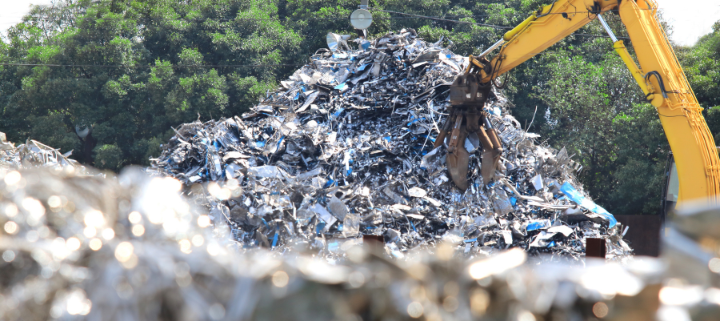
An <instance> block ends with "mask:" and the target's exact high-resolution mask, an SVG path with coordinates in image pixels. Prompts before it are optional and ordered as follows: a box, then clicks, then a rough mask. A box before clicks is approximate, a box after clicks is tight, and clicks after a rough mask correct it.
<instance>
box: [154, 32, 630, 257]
mask: <svg viewBox="0 0 720 321" xmlns="http://www.w3.org/2000/svg"><path fill="white" fill-rule="evenodd" d="M364 47H365V48H364V49H362V46H361V49H359V50H349V51H344V52H343V51H329V50H325V51H319V52H317V53H316V54H315V55H313V56H312V57H311V63H310V64H308V65H306V66H304V67H303V68H301V69H299V70H297V71H296V72H295V73H294V74H293V75H292V76H291V77H290V78H289V79H288V80H286V81H283V82H282V89H280V90H279V91H277V92H275V93H272V94H271V95H269V96H268V97H267V99H265V100H264V101H263V102H262V103H260V104H259V105H257V106H255V107H254V108H252V110H251V111H250V112H248V113H246V114H243V115H242V117H238V116H236V117H233V118H227V119H223V120H219V121H209V122H205V123H202V122H199V121H198V122H194V123H189V124H184V125H182V126H180V127H179V128H178V129H176V135H175V136H174V137H173V138H171V140H170V142H169V143H168V144H165V145H164V146H163V148H164V151H163V153H162V155H161V156H160V157H159V158H158V159H154V160H153V163H152V169H151V170H152V171H156V172H159V173H161V174H164V175H170V176H173V177H175V178H177V179H179V180H181V181H182V182H183V183H185V184H186V185H187V186H193V185H195V187H193V188H189V190H188V193H189V195H191V196H192V197H193V198H194V199H195V201H196V202H198V203H199V204H202V205H204V206H207V208H209V209H210V211H211V217H212V219H213V222H214V224H215V225H217V226H222V228H223V229H225V228H227V229H229V230H230V232H231V235H232V236H233V238H234V239H235V240H236V241H237V242H238V244H239V245H241V246H242V247H245V248H248V247H256V246H264V247H269V248H270V247H271V248H279V249H281V250H282V251H285V249H288V248H292V247H294V246H296V245H303V244H304V245H307V246H310V247H314V248H317V249H320V250H321V251H325V254H328V255H330V254H332V250H333V249H334V248H336V247H337V246H338V244H339V243H338V241H337V239H339V238H349V239H351V240H352V239H354V238H356V237H357V236H359V235H382V236H383V237H384V240H385V242H386V245H387V250H388V251H389V252H390V253H392V255H394V256H396V257H402V256H404V253H405V252H407V251H408V250H410V249H414V248H425V247H431V246H434V245H435V244H436V243H437V242H438V241H440V240H444V241H447V242H450V243H452V244H455V245H456V246H457V247H458V248H460V249H462V251H463V252H464V253H466V255H467V256H469V257H473V256H476V255H480V256H484V255H488V254H490V253H493V252H495V251H496V250H498V249H506V248H513V247H519V248H523V249H525V250H526V251H528V252H530V253H553V254H557V256H558V257H570V258H575V259H577V258H579V257H581V256H582V255H583V254H584V251H585V238H587V237H594V238H606V239H607V240H608V242H607V243H608V244H609V245H608V247H609V251H608V252H609V254H610V255H611V256H617V257H625V256H626V255H628V254H629V253H631V249H630V248H629V247H628V246H627V244H625V242H624V241H623V240H622V234H623V233H624V232H625V231H622V230H621V229H620V226H619V225H617V224H616V221H615V219H614V218H613V217H612V215H611V214H609V213H607V211H605V210H604V209H602V208H601V207H599V206H597V205H595V204H594V203H593V202H592V201H590V200H589V198H587V197H586V196H584V195H583V192H582V187H581V186H580V185H579V184H578V183H577V181H576V180H575V179H574V175H573V172H574V171H575V170H576V169H577V168H576V165H574V163H573V162H572V160H571V159H570V157H571V156H570V155H568V153H567V152H566V151H565V149H562V150H560V151H557V150H554V149H552V148H550V147H547V146H540V145H536V144H535V143H534V140H535V139H536V138H537V137H538V136H537V135H535V134H532V133H528V132H526V131H525V130H523V129H522V128H521V127H520V124H519V123H518V121H517V120H515V119H514V118H513V117H512V116H511V115H510V114H509V111H508V108H509V107H510V103H509V102H508V100H507V99H506V98H505V97H503V96H502V94H501V93H500V92H498V91H495V90H494V91H493V92H492V97H491V98H490V100H489V101H488V103H487V104H486V105H485V111H486V112H487V114H488V118H489V121H490V122H491V123H492V126H493V127H494V128H495V130H496V131H497V133H498V136H499V138H500V140H501V142H502V145H503V149H504V150H505V153H504V155H503V158H502V159H501V160H500V163H499V170H498V171H496V172H495V173H494V179H492V180H491V181H489V182H483V179H482V176H481V175H480V155H481V151H482V148H481V146H480V143H479V141H478V140H477V139H474V138H473V137H469V138H468V139H466V140H465V142H464V144H465V147H466V148H467V150H468V151H469V152H470V153H471V157H470V164H469V172H468V179H469V182H470V186H469V188H468V189H467V190H466V191H461V190H459V189H457V187H455V186H454V185H453V183H452V181H451V180H449V179H448V175H447V170H446V166H445V154H446V149H445V147H444V146H442V145H441V146H439V147H438V148H435V149H433V142H434V138H435V137H437V133H438V130H439V128H438V126H440V124H442V123H443V121H444V119H445V118H446V117H447V115H448V108H449V106H450V102H449V99H448V91H449V86H450V84H451V83H452V81H453V79H454V78H455V77H456V75H458V74H459V73H461V71H462V70H464V68H465V67H466V66H467V63H468V60H467V58H465V57H461V56H458V55H455V54H454V53H453V52H451V51H450V50H448V49H447V48H443V47H442V46H441V42H438V43H427V42H425V41H423V40H421V39H419V38H418V37H417V35H416V33H415V31H413V30H402V31H400V32H399V33H390V34H388V35H386V36H384V37H381V38H379V39H376V40H374V41H372V43H371V44H370V46H364ZM475 138H476V137H475ZM578 189H579V191H578ZM333 240H335V241H333Z"/></svg>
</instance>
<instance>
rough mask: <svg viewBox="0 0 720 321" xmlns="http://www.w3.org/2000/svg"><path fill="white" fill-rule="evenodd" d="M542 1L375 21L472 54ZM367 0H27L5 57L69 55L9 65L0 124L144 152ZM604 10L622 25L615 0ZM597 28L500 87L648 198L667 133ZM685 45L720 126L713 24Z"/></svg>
mask: <svg viewBox="0 0 720 321" xmlns="http://www.w3.org/2000/svg"><path fill="white" fill-rule="evenodd" d="M546 2H549V1H546V0H504V1H500V0H370V6H371V7H372V8H374V10H375V11H374V12H373V17H374V22H373V25H372V26H371V27H370V29H369V30H368V32H369V34H370V36H378V35H382V34H385V33H387V32H390V31H397V30H400V29H402V28H414V29H415V30H417V32H418V34H419V35H420V36H421V37H423V38H425V39H426V40H428V41H433V42H435V41H439V40H441V39H442V40H443V45H444V46H447V47H449V48H450V49H451V50H453V51H455V52H457V53H459V54H462V55H468V54H478V53H479V52H481V51H482V50H483V49H485V48H487V46H489V45H490V44H492V43H494V42H495V41H496V40H497V39H499V38H500V37H501V36H502V34H503V33H504V32H505V31H507V28H508V27H511V26H514V25H516V24H518V23H519V22H521V21H522V20H524V19H525V18H526V17H527V16H528V15H529V14H530V12H532V11H533V10H536V9H538V8H539V7H540V6H541V5H543V4H547V3H546ZM358 4H359V1H357V0H333V1H327V0H184V1H177V0H99V1H97V0H94V1H91V0H56V3H55V5H54V6H50V7H34V8H33V9H32V11H31V12H30V14H29V15H27V16H26V17H25V18H24V20H23V22H22V23H20V24H18V25H16V26H14V27H12V28H11V29H10V31H9V32H8V34H7V37H6V38H5V39H4V42H0V62H1V63H21V64H56V65H73V66H72V67H51V66H32V65H29V66H28V65H25V66H0V130H2V131H4V132H6V133H7V134H8V136H9V138H10V139H11V140H14V141H24V140H25V139H26V138H33V139H38V140H40V141H43V142H45V143H47V144H49V145H51V146H55V147H59V148H61V149H62V150H64V151H68V150H71V149H72V150H74V156H73V157H75V158H76V159H78V160H80V161H81V162H84V163H86V164H90V165H94V166H96V167H100V168H106V169H112V170H118V169H119V168H121V167H122V166H125V165H128V164H147V162H148V159H149V158H150V157H153V156H156V155H158V153H159V151H160V145H161V143H162V142H165V141H167V139H168V138H169V136H170V135H172V134H173V133H174V132H173V130H172V127H175V126H178V125H179V124H181V123H184V122H190V121H194V120H196V119H201V120H208V119H212V118H218V117H224V116H231V115H237V114H241V113H243V112H244V111H246V110H247V109H248V108H249V107H250V106H252V105H253V104H256V103H257V102H258V100H259V99H261V98H262V97H264V96H265V95H266V94H267V93H268V92H269V91H272V90H273V89H274V88H276V86H277V84H278V83H279V81H280V80H283V79H285V78H286V77H287V76H289V75H290V74H291V73H292V72H293V71H294V70H295V69H297V68H298V67H299V66H300V65H302V64H304V63H306V62H307V59H308V58H307V57H308V56H309V55H311V54H312V53H313V52H315V51H316V50H317V49H320V48H324V47H325V35H326V34H327V32H336V33H341V34H355V33H356V32H357V31H355V30H353V29H352V27H351V26H350V25H349V23H348V17H349V15H350V13H351V12H352V11H353V10H355V9H356V8H357V5H358ZM400 13H407V14H412V15H403V14H400ZM423 16H424V17H423ZM427 17H439V18H443V19H446V20H440V19H431V18H427ZM605 18H606V20H607V21H608V22H609V24H610V26H611V28H613V29H614V30H615V32H616V33H617V34H618V36H621V37H626V36H627V33H626V32H625V31H624V27H623V26H622V23H621V22H620V19H619V17H617V15H614V14H607V15H605ZM448 20H451V21H448ZM493 26H501V27H493ZM583 34H584V35H583ZM603 34H604V30H603V29H602V27H601V26H600V25H599V23H597V22H591V23H590V24H588V25H587V26H585V27H583V28H581V29H580V31H579V32H578V33H576V34H575V35H571V36H569V37H567V38H565V39H563V40H561V41H560V42H558V43H557V44H555V45H554V46H552V47H550V48H549V49H548V50H546V51H545V52H543V53H542V54H539V55H537V56H536V57H534V58H532V59H530V60H529V61H527V62H525V63H523V64H521V65H520V66H518V67H517V68H515V69H514V70H513V71H512V72H509V73H507V74H506V75H505V76H503V77H506V80H507V82H506V89H505V92H506V94H507V95H509V97H510V98H511V100H512V101H513V102H514V104H515V105H516V107H515V108H514V109H513V111H512V112H513V114H514V115H515V117H516V118H518V120H519V121H520V122H521V124H523V125H524V126H525V127H528V128H529V130H531V131H535V132H538V133H540V134H541V135H542V136H543V137H544V138H545V139H546V140H547V143H548V144H550V145H551V146H553V147H556V148H562V147H566V148H567V149H568V151H570V152H571V154H574V155H575V156H574V157H575V159H576V160H577V161H579V162H580V163H581V164H582V165H583V168H584V169H583V170H582V172H581V176H580V177H581V180H582V182H583V183H584V185H585V187H586V188H587V189H588V190H589V191H590V193H591V195H593V196H594V197H595V198H596V200H597V201H598V202H599V203H600V204H602V205H603V206H605V207H606V208H608V209H609V210H610V211H612V212H616V213H625V214H638V213H646V214H654V213H655V212H656V211H657V209H658V205H659V197H660V191H661V189H662V175H663V173H662V171H663V166H664V162H665V158H666V157H667V153H668V151H669V148H668V145H667V140H666V139H665V137H664V135H663V132H662V127H661V126H660V123H659V120H658V118H657V115H656V112H655V111H654V109H653V108H652V107H651V106H650V105H648V104H646V103H644V102H643V97H642V94H641V92H640V90H639V89H638V88H637V84H635V83H634V80H633V79H632V77H630V74H629V72H628V71H627V70H626V69H625V67H624V65H623V64H622V62H621V60H620V59H619V58H618V57H617V56H616V55H615V54H614V53H613V52H612V44H611V42H610V40H609V39H608V38H606V37H596V36H587V35H603ZM628 45H629V48H630V50H631V51H632V43H628ZM677 50H678V53H679V58H680V60H681V62H682V63H683V65H684V67H685V68H686V71H687V74H688V79H689V81H690V83H691V84H692V86H693V88H694V89H695V92H696V94H697V96H698V99H699V100H700V102H701V105H703V106H705V107H709V108H708V112H707V113H706V114H707V115H706V117H707V118H708V123H709V125H710V128H711V130H712V131H713V133H718V132H720V86H718V83H719V82H720V64H718V61H720V24H717V25H716V26H715V28H714V32H713V33H712V34H711V35H708V36H705V37H704V38H702V39H701V40H700V42H698V44H697V45H696V46H694V47H692V48H677ZM85 129H87V132H88V133H87V135H78V133H81V134H84V133H83V130H85Z"/></svg>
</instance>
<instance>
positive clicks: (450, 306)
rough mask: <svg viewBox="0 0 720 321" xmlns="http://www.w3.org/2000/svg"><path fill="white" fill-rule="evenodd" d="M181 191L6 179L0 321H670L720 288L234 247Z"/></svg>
mask: <svg viewBox="0 0 720 321" xmlns="http://www.w3.org/2000/svg"><path fill="white" fill-rule="evenodd" d="M181 189H182V184H181V183H180V182H179V181H177V180H174V179H172V178H163V177H148V176H147V175H146V174H145V173H144V172H143V171H141V170H139V169H129V170H126V171H125V172H123V173H121V174H120V175H119V177H117V178H104V177H96V176H84V175H78V174H76V173H68V172H63V171H55V170H48V169H29V170H20V171H10V172H6V173H2V174H0V226H2V229H1V230H0V257H1V258H2V260H0V319H2V320H50V319H62V320H75V319H89V320H159V319H169V320H285V319H292V320H339V319H347V320H349V319H353V320H358V319H361V320H388V319H395V320H415V319H419V318H423V319H427V320H470V319H477V320H597V319H602V320H663V321H664V320H691V319H692V320H712V319H713V317H716V316H717V315H718V313H720V289H719V288H718V285H717V284H715V285H713V284H712V283H704V284H693V283H688V282H687V281H686V280H684V279H682V278H678V277H677V276H672V278H668V277H667V276H666V274H665V273H666V271H665V266H666V262H667V260H669V259H670V260H672V258H665V259H664V260H663V259H653V258H630V259H628V260H626V261H625V262H623V263H622V264H620V263H618V262H605V261H603V260H593V259H589V258H588V259H587V260H585V261H584V262H583V263H579V262H575V261H574V260H572V259H571V258H567V259H566V260H564V261H557V262H548V260H545V259H542V258H539V257H530V256H529V255H528V253H527V252H526V251H524V250H522V249H510V250H500V251H497V252H495V253H493V254H492V255H490V256H488V257H485V258H475V259H471V260H467V259H466V258H465V257H463V256H462V255H457V253H458V249H457V247H456V246H455V245H454V244H452V243H450V242H440V243H439V244H438V245H437V246H436V247H433V248H431V249H429V251H419V250H411V251H407V252H405V254H404V259H402V260H398V259H395V258H393V256H391V255H388V254H387V253H384V251H383V250H382V248H381V247H378V246H374V245H372V243H370V244H362V246H361V244H357V242H354V240H356V239H346V240H345V242H344V243H342V244H341V245H339V250H340V251H341V252H342V255H339V256H338V257H337V260H328V258H327V257H320V256H318V255H316V253H314V252H313V251H312V249H311V247H308V246H305V247H302V246H297V244H296V246H295V247H292V248H290V247H286V248H285V250H287V251H286V252H284V253H280V252H278V251H267V250H264V249H249V250H245V251H243V250H242V249H241V244H239V243H237V242H235V241H232V240H231V239H230V238H229V237H228V235H226V234H217V233H218V232H220V231H221V230H220V229H217V228H211V227H210V226H211V225H210V218H209V217H208V214H207V213H204V212H203V211H202V209H198V208H195V207H193V206H192V205H191V204H192V202H189V201H186V200H185V198H184V197H183V196H181V194H180V191H181ZM716 213H718V214H716V215H715V219H714V220H717V219H718V218H720V215H719V214H720V211H716ZM698 219H703V220H708V219H712V217H708V216H705V217H702V218H698ZM140 227H142V228H140ZM686 237H694V236H693V235H691V234H688V235H686ZM390 244H392V245H394V243H390ZM388 247H391V246H388ZM544 255H547V254H544ZM675 263H678V264H682V263H683V261H681V262H675ZM708 267H709V268H710V269H713V268H715V267H714V266H713V265H712V264H711V265H709V266H708V265H705V269H706V270H707V269H708ZM712 272H713V273H717V271H712ZM308 307H313V308H311V309H308Z"/></svg>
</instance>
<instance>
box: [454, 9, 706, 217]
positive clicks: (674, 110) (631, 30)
mask: <svg viewBox="0 0 720 321" xmlns="http://www.w3.org/2000/svg"><path fill="white" fill-rule="evenodd" d="M610 10H612V11H613V12H618V13H619V15H620V18H621V20H622V22H623V24H624V25H625V27H626V28H627V31H628V34H629V36H630V40H631V41H632V45H633V48H634V49H635V53H636V56H637V59H638V62H639V66H638V65H636V64H635V61H634V60H633V58H632V57H631V56H630V54H629V53H628V51H627V49H626V48H625V46H624V44H623V42H622V40H617V39H615V37H614V35H613V34H612V31H611V30H610V28H609V27H608V26H607V24H605V23H604V21H603V20H602V18H601V14H602V13H604V12H607V11H610ZM656 15H657V4H656V3H655V2H654V0H636V1H634V0H624V1H623V0H602V1H592V0H557V1H555V2H554V3H553V4H550V5H547V6H544V7H543V8H542V9H540V10H538V11H536V12H535V13H533V14H532V15H531V16H530V17H528V18H527V19H526V20H525V21H523V22H522V23H520V24H519V25H518V26H517V27H515V28H514V29H512V30H510V31H508V32H507V33H505V35H504V36H503V39H501V40H500V41H498V43H496V44H495V45H493V47H499V48H500V49H499V51H498V53H497V54H495V55H494V57H493V58H492V59H491V60H489V61H488V60H485V58H484V57H483V56H485V55H487V54H489V52H490V49H489V50H486V51H485V52H483V54H481V56H479V57H471V58H470V61H471V64H470V66H469V67H468V72H470V71H471V70H473V71H474V72H476V73H477V74H478V75H479V77H478V78H480V86H481V87H482V86H483V85H485V84H488V83H490V82H491V81H492V80H493V79H494V78H496V77H498V76H499V75H502V74H503V73H505V72H508V71H510V70H511V69H512V68H514V67H516V66H517V65H519V64H521V63H523V62H524V61H526V60H528V59H530V58H532V57H533V56H535V55H537V54H538V53H540V52H542V51H543V50H545V49H547V48H548V47H550V46H551V45H553V44H555V43H556V42H558V41H560V40H561V39H563V38H564V37H566V36H568V35H570V34H572V33H573V32H575V31H576V30H577V29H579V28H581V27H583V26H584V25H586V24H588V23H589V22H590V21H592V20H595V19H598V18H600V21H601V22H602V23H603V27H604V28H605V29H606V30H607V31H608V33H610V35H611V37H612V38H613V40H614V45H613V47H614V48H615V50H616V51H617V52H618V54H619V55H620V57H621V58H622V59H623V62H624V63H625V64H626V66H627V67H628V68H629V69H630V72H631V74H632V75H633V77H634V78H635V80H636V82H637V83H638V85H639V86H640V88H641V89H642V90H643V92H644V93H645V95H646V98H647V100H648V101H649V102H650V103H651V104H652V105H653V106H655V108H656V109H657V112H658V115H659V117H660V121H661V123H662V126H663V129H664V130H665V135H666V136H667V139H668V142H669V143H670V148H671V149H672V152H673V155H674V157H675V162H676V164H677V172H678V177H679V185H680V188H679V197H678V204H679V205H681V203H683V202H687V201H691V200H708V201H709V202H712V203H716V202H717V201H718V195H719V194H720V159H718V153H717V149H716V147H715V141H714V139H713V137H712V135H711V133H710V130H709V129H708V126H707V124H706V123H705V119H704V118H703V116H702V114H701V111H702V108H701V107H700V105H699V103H698V101H697V98H696V97H695V94H694V93H693V91H692V89H691V88H690V85H689V83H688V81H687V79H686V77H685V74H684V72H683V70H682V67H681V66H680V63H679V62H678V60H677V57H676V56H675V53H674V51H673V50H672V47H671V46H670V43H669V41H668V39H667V36H666V35H665V32H664V31H663V29H662V27H661V26H660V24H659V23H658V21H657V19H656ZM491 49H494V48H491ZM639 130H642V129H639Z"/></svg>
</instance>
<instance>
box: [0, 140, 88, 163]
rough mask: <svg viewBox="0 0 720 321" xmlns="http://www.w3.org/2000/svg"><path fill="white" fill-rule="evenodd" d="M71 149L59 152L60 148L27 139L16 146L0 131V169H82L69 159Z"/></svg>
mask: <svg viewBox="0 0 720 321" xmlns="http://www.w3.org/2000/svg"><path fill="white" fill-rule="evenodd" d="M71 155H72V151H69V152H67V153H64V154H63V153H60V150H58V149H55V148H52V147H50V146H47V145H45V144H43V143H40V142H38V141H35V140H32V139H28V140H27V142H25V144H20V145H18V146H17V147H16V146H15V144H13V143H11V142H8V141H7V137H6V135H5V133H3V132H0V169H3V168H30V167H54V168H65V167H68V168H73V169H79V170H83V171H84V167H83V166H82V165H80V164H79V163H78V162H77V161H76V160H74V159H71V158H70V156H71Z"/></svg>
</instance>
